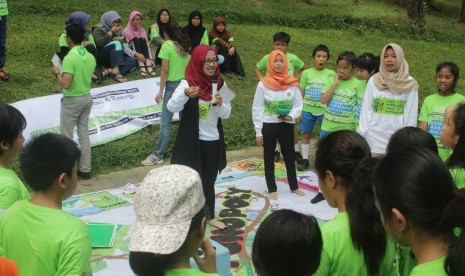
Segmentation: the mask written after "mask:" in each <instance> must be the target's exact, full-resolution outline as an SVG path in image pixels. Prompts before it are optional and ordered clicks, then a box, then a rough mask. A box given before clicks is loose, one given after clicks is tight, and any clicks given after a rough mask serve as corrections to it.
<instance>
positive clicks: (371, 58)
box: [357, 53, 380, 75]
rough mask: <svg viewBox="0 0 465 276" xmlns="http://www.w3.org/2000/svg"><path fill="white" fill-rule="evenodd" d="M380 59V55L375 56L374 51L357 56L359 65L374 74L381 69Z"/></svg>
mask: <svg viewBox="0 0 465 276" xmlns="http://www.w3.org/2000/svg"><path fill="white" fill-rule="evenodd" d="M379 61H380V58H379V56H375V55H373V54H372V53H363V54H362V55H361V56H359V57H358V58H357V67H358V68H360V69H365V70H367V71H368V73H370V74H371V75H373V74H375V73H378V71H379Z"/></svg>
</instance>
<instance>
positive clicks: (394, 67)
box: [358, 43, 418, 155]
mask: <svg viewBox="0 0 465 276" xmlns="http://www.w3.org/2000/svg"><path fill="white" fill-rule="evenodd" d="M417 115H418V82H417V81H416V80H415V79H414V78H412V77H411V76H410V74H409V66H408V63H407V61H406V60H405V59H404V51H403V50H402V48H401V47H400V46H399V45H397V44H395V43H389V44H387V45H386V46H384V49H383V51H382V53H381V63H380V67H379V72H378V73H376V74H375V75H373V77H372V78H371V79H370V80H369V81H368V84H367V88H366V93H365V96H364V98H363V104H362V110H361V114H360V123H359V127H358V132H359V133H360V134H361V135H362V136H363V137H365V139H366V140H367V142H368V144H369V145H370V148H371V152H372V153H373V154H376V155H381V154H385V152H386V146H387V144H388V141H389V138H390V137H391V135H392V134H393V133H394V132H395V131H396V130H398V129H400V128H403V127H405V126H416V125H417Z"/></svg>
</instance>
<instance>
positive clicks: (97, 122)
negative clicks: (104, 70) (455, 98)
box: [13, 78, 179, 146]
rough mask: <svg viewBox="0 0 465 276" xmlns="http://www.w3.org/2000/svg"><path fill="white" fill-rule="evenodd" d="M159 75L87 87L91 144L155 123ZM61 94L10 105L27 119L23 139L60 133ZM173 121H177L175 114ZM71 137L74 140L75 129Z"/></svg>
mask: <svg viewBox="0 0 465 276" xmlns="http://www.w3.org/2000/svg"><path fill="white" fill-rule="evenodd" d="M159 85H160V78H150V79H144V80H136V81H130V82H126V83H119V84H114V85H108V86H103V87H96V88H93V89H91V92H90V93H91V95H92V100H93V106H92V111H91V113H90V118H89V136H90V142H91V145H92V146H97V145H101V144H105V143H108V142H111V141H114V140H117V139H120V138H123V137H125V136H128V135H130V134H132V133H135V132H137V131H139V130H141V129H143V128H144V127H146V126H148V125H150V124H158V123H159V120H160V115H161V109H162V103H160V104H156V103H155V95H156V93H157V92H158V89H159V87H160V86H159ZM62 97H63V95H62V94H55V95H49V96H44V97H38V98H32V99H27V100H24V101H19V102H16V103H14V104H13V106H15V107H16V108H18V109H19V110H20V111H21V113H23V115H24V117H26V120H27V127H26V129H25V130H24V132H23V135H24V137H25V138H26V141H28V140H29V139H30V138H31V137H33V136H36V135H39V134H42V133H47V132H55V133H60V102H61V98H62ZM173 120H179V116H178V114H175V115H174V117H173ZM74 139H75V140H76V141H77V134H76V130H75V132H74Z"/></svg>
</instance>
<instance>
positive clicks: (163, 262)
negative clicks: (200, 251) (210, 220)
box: [129, 208, 205, 276]
mask: <svg viewBox="0 0 465 276" xmlns="http://www.w3.org/2000/svg"><path fill="white" fill-rule="evenodd" d="M204 217H205V208H202V209H200V211H199V212H198V213H197V214H196V215H195V216H194V217H193V218H192V221H191V225H190V227H189V232H188V233H187V237H186V240H185V241H184V243H183V244H182V245H181V247H180V248H179V249H178V250H177V251H176V252H173V253H171V254H167V255H162V254H155V253H151V252H135V251H131V252H129V265H130V266H131V269H132V271H134V273H135V274H137V275H138V276H154V275H155V276H163V275H165V274H164V271H165V270H166V269H169V268H170V266H171V265H172V264H173V262H175V261H176V257H177V255H179V254H180V252H183V251H186V250H189V246H190V243H191V242H192V238H193V236H192V234H195V232H196V231H200V230H199V229H200V227H201V226H202V220H203V218H204Z"/></svg>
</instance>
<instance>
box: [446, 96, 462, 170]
mask: <svg viewBox="0 0 465 276" xmlns="http://www.w3.org/2000/svg"><path fill="white" fill-rule="evenodd" d="M454 113H455V114H454V125H455V129H454V134H455V135H458V136H459V140H458V141H457V145H455V148H454V150H453V151H452V154H451V156H450V157H449V159H448V160H447V166H448V167H449V168H465V103H461V104H459V105H458V107H457V109H455V111H454Z"/></svg>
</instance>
